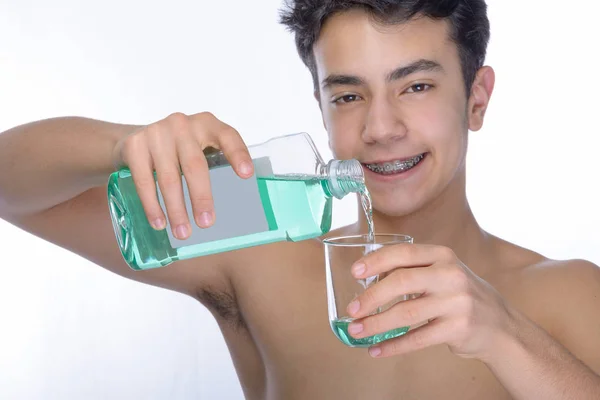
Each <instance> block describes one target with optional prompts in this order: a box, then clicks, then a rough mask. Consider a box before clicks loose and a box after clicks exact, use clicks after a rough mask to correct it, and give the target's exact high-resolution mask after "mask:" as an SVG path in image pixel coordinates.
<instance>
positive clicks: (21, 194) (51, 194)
mask: <svg viewBox="0 0 600 400" xmlns="http://www.w3.org/2000/svg"><path fill="white" fill-rule="evenodd" d="M135 128H136V127H135V126H131V125H119V124H113V123H108V122H103V121H97V120H92V119H87V118H79V117H64V118H53V119H48V120H43V121H37V122H32V123H29V124H25V125H21V126H18V127H15V128H12V129H10V130H8V131H6V132H4V133H2V134H0V212H3V213H4V212H10V213H31V212H36V211H42V210H44V209H48V208H51V207H52V206H54V205H57V204H60V203H62V202H64V201H67V200H69V199H71V198H73V197H75V196H77V195H78V194H80V193H83V192H84V191H86V190H88V189H90V188H92V187H95V186H99V185H103V184H105V183H106V180H107V178H108V175H109V174H110V173H111V172H112V171H113V170H114V166H113V160H112V157H113V155H112V152H113V149H114V147H115V145H116V143H117V142H118V140H119V139H120V138H121V137H123V136H124V135H127V134H128V133H130V132H132V131H133V130H134V129H135Z"/></svg>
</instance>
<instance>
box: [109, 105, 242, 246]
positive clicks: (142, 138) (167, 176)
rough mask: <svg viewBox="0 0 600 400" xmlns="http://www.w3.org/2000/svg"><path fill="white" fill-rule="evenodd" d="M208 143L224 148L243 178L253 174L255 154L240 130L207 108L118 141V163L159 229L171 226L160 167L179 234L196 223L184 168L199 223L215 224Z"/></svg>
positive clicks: (178, 115) (175, 232)
mask: <svg viewBox="0 0 600 400" xmlns="http://www.w3.org/2000/svg"><path fill="white" fill-rule="evenodd" d="M207 147H214V148H217V149H220V150H221V151H223V154H224V155H225V157H226V158H227V160H228V161H229V163H230V164H231V165H232V167H233V169H234V170H235V172H236V174H237V175H238V176H239V177H241V178H249V177H251V176H252V174H253V164H252V159H251V157H250V154H249V152H248V148H247V146H246V144H245V143H244V141H243V140H242V138H241V136H240V134H239V133H238V132H237V131H236V130H235V129H234V128H232V127H231V126H229V125H227V124H225V123H223V122H222V121H220V120H219V119H217V118H216V117H215V116H214V115H212V114H210V113H207V112H204V113H200V114H194V115H190V116H188V115H185V114H182V113H174V114H171V115H169V116H168V117H167V118H165V119H163V120H160V121H158V122H155V123H153V124H150V125H148V126H145V127H143V128H140V129H138V130H137V131H135V132H133V133H131V134H129V135H127V136H126V137H124V138H123V139H121V140H120V141H119V142H118V143H117V145H116V146H115V148H114V150H113V160H114V164H115V166H116V167H117V168H120V167H123V166H127V167H128V168H129V169H130V171H131V176H132V178H133V181H134V183H135V187H136V190H137V192H138V194H139V196H140V199H141V202H142V205H143V207H144V211H145V213H146V216H147V218H148V221H149V222H150V224H151V225H152V226H153V227H154V228H155V229H164V228H165V227H166V217H165V214H164V213H163V210H162V208H161V206H160V204H159V202H158V197H157V195H156V182H155V180H154V174H153V172H154V171H156V178H157V181H158V185H159V187H160V191H161V192H162V195H163V197H164V201H165V205H166V209H167V215H168V218H169V222H170V224H171V229H172V230H173V235H175V237H176V238H178V239H186V238H187V237H188V236H189V234H190V232H191V225H190V223H192V222H191V221H190V220H189V218H188V214H187V210H186V208H185V203H184V198H183V186H182V180H181V173H183V175H184V176H185V179H186V181H187V184H188V189H189V193H190V201H191V204H192V209H193V215H194V218H195V223H196V224H197V225H198V226H199V227H202V228H207V227H209V226H211V225H212V224H213V222H214V220H215V213H214V204H213V198H212V193H211V187H210V180H209V170H208V164H207V162H206V157H205V156H204V152H203V150H204V149H206V148H207Z"/></svg>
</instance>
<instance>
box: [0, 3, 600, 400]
mask: <svg viewBox="0 0 600 400" xmlns="http://www.w3.org/2000/svg"><path fill="white" fill-rule="evenodd" d="M168 4H169V5H168V6H167V2H151V1H147V0H144V1H142V0H135V1H133V0H132V1H124V0H119V1H116V0H103V1H97V2H84V1H75V0H54V1H42V0H20V1H9V0H0V131H3V130H6V129H8V128H11V127H13V126H15V125H17V124H21V123H25V122H28V121H31V120H36V119H41V118H46V117H53V116H63V115H81V116H87V117H93V118H99V119H105V120H109V121H115V122H126V123H150V122H153V121H155V120H158V119H161V118H163V117H165V116H166V115H168V114H170V113H171V112H173V111H182V112H186V113H196V112H200V111H205V110H209V111H212V112H213V113H215V114H216V115H217V116H218V117H219V118H221V119H223V120H224V121H226V122H228V123H229V124H231V125H233V126H235V127H236V128H238V129H239V130H240V131H241V132H242V134H243V136H244V138H245V139H246V141H247V143H254V142H259V141H263V140H266V139H267V138H269V137H272V136H277V135H281V134H286V133H292V132H298V131H306V132H310V133H311V135H312V136H313V138H314V139H315V140H316V142H317V144H318V146H319V148H320V149H321V151H322V153H323V155H324V156H325V157H329V156H330V153H329V151H328V149H327V140H326V135H325V132H324V130H323V128H322V125H321V120H320V115H319V111H318V108H317V105H316V103H315V101H314V99H313V97H312V84H311V80H310V75H309V73H308V71H307V70H305V68H304V66H303V65H302V64H301V62H300V60H299V58H298V57H297V54H296V50H295V47H294V44H293V39H292V36H291V35H289V34H288V33H287V32H286V31H285V30H284V28H283V27H281V26H279V25H278V23H277V12H278V8H279V6H280V0H260V1H248V0H229V1H183V0H171V1H170V2H168ZM489 6H490V7H489V14H490V19H491V23H492V40H491V43H490V47H489V57H488V64H490V65H492V66H494V67H495V69H496V72H497V85H496V91H495V93H494V96H493V99H492V102H491V108H490V110H489V114H488V115H487V121H486V125H485V127H484V129H483V130H482V131H480V132H477V133H474V134H472V136H471V145H470V146H471V147H470V153H469V160H468V168H469V175H468V192H469V196H470V200H471V203H472V206H473V209H474V211H475V213H476V216H477V217H478V218H479V220H480V222H481V223H482V225H483V226H484V228H485V229H487V230H489V231H491V232H492V233H494V234H496V235H499V236H501V237H503V238H505V239H508V240H511V241H515V242H517V243H518V244H520V245H523V246H525V247H529V248H532V249H533V250H536V251H539V252H542V253H543V254H545V255H547V256H550V257H555V258H585V259H588V260H591V261H593V262H595V263H597V264H598V263H600V232H599V230H600V228H599V227H600V212H599V211H598V207H599V204H600V194H598V186H599V184H598V181H599V180H598V172H599V171H600V167H599V166H598V156H597V154H598V148H599V147H598V146H599V144H600V140H599V139H598V138H599V137H600V129H599V128H598V123H597V121H598V118H597V116H598V114H599V113H600V108H599V102H598V100H597V95H598V93H599V92H600V80H599V79H598V71H599V70H598V61H599V57H598V39H599V38H600V30H599V28H598V23H597V15H598V13H597V10H598V6H597V5H595V3H594V2H591V1H589V0H571V1H569V2H567V3H565V2H563V1H558V0H554V1H522V0H490V1H489ZM594 7H595V10H593V9H591V8H594ZM23 158H24V162H28V160H27V154H23ZM336 206H338V207H337V208H336V211H335V224H336V225H339V224H344V223H348V222H352V221H353V220H354V218H355V216H356V212H355V209H354V203H353V201H352V200H348V201H347V200H345V201H343V202H341V203H339V204H336ZM0 250H1V255H0V318H1V329H0V398H2V399H78V400H79V399H192V398H193V399H238V398H242V394H241V390H240V387H239V384H238V382H237V378H236V375H235V372H234V370H233V367H232V364H231V361H230V358H229V354H228V352H227V348H226V346H225V343H224V341H223V339H222V338H221V336H220V334H219V331H218V329H217V326H216V324H215V323H214V321H213V319H212V317H211V316H210V314H209V313H208V312H207V311H206V310H204V309H203V308H202V307H201V306H200V305H199V304H197V303H196V302H194V301H193V300H191V299H188V298H186V297H184V296H183V295H178V294H175V293H172V292H169V291H166V290H163V289H158V288H154V287H150V286H146V285H143V284H139V283H135V282H132V281H129V280H126V279H124V278H121V277H118V276H116V275H113V274H111V273H109V272H106V271H104V270H103V269H101V268H99V267H97V266H95V265H93V264H92V263H90V262H87V261H85V260H83V259H81V258H79V257H78V256H75V255H73V254H71V253H68V252H67V251H64V250H62V249H59V248H57V247H55V246H53V245H50V244H48V243H45V242H43V241H41V240H39V239H37V238H35V237H33V236H31V235H29V234H26V233H24V232H23V231H20V230H18V229H16V228H14V227H13V226H10V225H8V224H7V223H5V222H3V221H0ZM557 295H561V296H563V295H568V293H560V294H557ZM323 306H324V307H325V304H324V305H323Z"/></svg>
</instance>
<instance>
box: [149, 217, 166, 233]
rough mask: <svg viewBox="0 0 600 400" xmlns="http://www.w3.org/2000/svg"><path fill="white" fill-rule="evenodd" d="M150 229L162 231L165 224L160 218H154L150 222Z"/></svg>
mask: <svg viewBox="0 0 600 400" xmlns="http://www.w3.org/2000/svg"><path fill="white" fill-rule="evenodd" d="M152 227H153V228H154V229H159V230H160V229H163V228H164V227H165V222H164V220H163V219H162V218H156V219H155V220H154V222H152Z"/></svg>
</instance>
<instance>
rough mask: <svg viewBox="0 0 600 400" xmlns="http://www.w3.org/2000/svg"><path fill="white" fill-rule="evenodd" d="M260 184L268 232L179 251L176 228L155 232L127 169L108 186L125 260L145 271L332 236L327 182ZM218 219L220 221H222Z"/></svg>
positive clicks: (270, 181) (272, 181) (233, 190)
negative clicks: (174, 238) (174, 241)
mask: <svg viewBox="0 0 600 400" xmlns="http://www.w3.org/2000/svg"><path fill="white" fill-rule="evenodd" d="M255 182H256V184H257V185H258V193H259V194H260V202H261V204H262V210H258V212H264V216H265V218H266V221H267V224H268V229H266V230H262V231H260V232H255V233H251V234H246V235H242V236H239V235H238V236H234V237H229V238H226V239H219V240H214V241H208V242H203V243H194V244H190V245H186V242H185V241H182V246H180V247H175V248H174V247H173V245H172V242H171V241H170V239H169V233H168V232H167V229H170V227H167V228H166V229H164V230H161V231H157V230H155V229H154V228H152V227H151V226H150V224H149V222H148V220H147V218H146V215H145V213H144V210H143V208H142V204H141V201H140V199H139V196H138V194H137V192H136V189H135V186H134V182H133V179H132V177H131V174H130V172H129V171H128V170H127V169H123V170H120V171H118V172H115V173H113V174H112V175H111V177H110V179H109V184H108V200H109V206H110V213H111V217H112V220H113V227H114V230H115V235H116V237H117V242H118V244H119V248H120V249H121V253H122V254H123V257H124V259H125V260H126V262H127V263H128V264H129V265H130V267H131V268H133V269H136V270H143V269H150V268H156V267H161V266H166V265H168V264H170V263H172V262H174V261H177V260H183V259H188V258H192V257H197V256H202V255H208V254H213V253H218V252H223V251H231V250H236V249H240V248H244V247H250V246H256V245H261V244H267V243H273V242H278V241H299V240H305V239H310V238H315V237H319V236H321V235H323V234H325V233H327V232H329V230H330V228H331V215H332V197H331V195H330V194H329V193H328V190H327V188H326V186H327V185H326V181H324V180H322V179H319V178H315V177H304V178H303V177H301V176H298V177H296V176H294V177H292V178H291V179H280V178H260V177H259V178H257V179H256V180H255ZM232 186H233V187H231V189H230V190H229V188H228V191H229V192H231V195H232V196H235V195H236V187H235V185H232ZM216 200H217V199H215V201H216ZM236 201H237V204H238V205H237V206H238V207H244V200H243V199H237V200H236ZM254 211H257V210H254ZM249 212H252V211H249ZM165 215H166V214H165ZM216 217H217V219H218V218H219V215H217V216H216ZM192 221H193V220H192ZM192 223H193V222H192ZM208 229H209V230H210V229H211V228H208Z"/></svg>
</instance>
